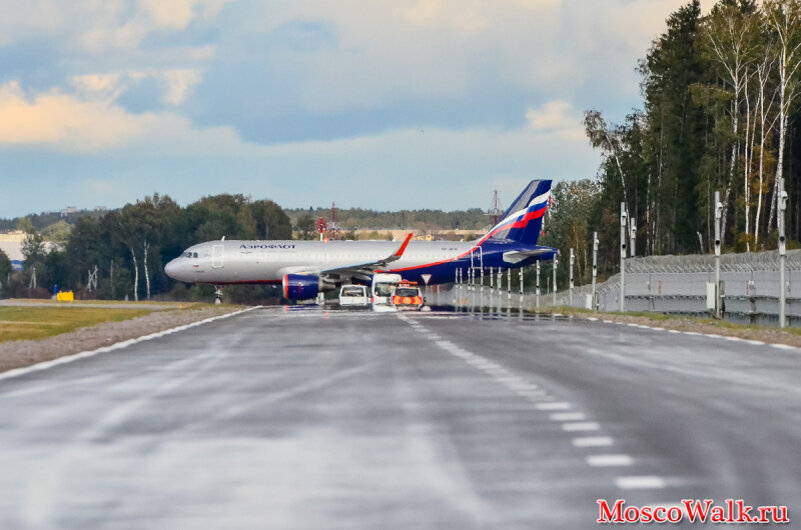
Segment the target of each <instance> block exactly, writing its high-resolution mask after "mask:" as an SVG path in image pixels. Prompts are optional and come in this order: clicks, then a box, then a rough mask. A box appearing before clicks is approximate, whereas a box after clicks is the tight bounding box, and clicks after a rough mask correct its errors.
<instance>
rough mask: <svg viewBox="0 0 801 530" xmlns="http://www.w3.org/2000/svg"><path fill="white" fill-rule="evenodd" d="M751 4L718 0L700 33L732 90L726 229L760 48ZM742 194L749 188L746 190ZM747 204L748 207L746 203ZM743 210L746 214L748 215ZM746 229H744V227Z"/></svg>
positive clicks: (714, 62) (747, 124)
mask: <svg viewBox="0 0 801 530" xmlns="http://www.w3.org/2000/svg"><path fill="white" fill-rule="evenodd" d="M752 8H753V6H752V5H751V4H746V5H737V4H734V3H731V2H721V3H719V4H718V5H716V6H715V7H714V8H713V9H712V13H711V14H710V16H709V17H708V18H707V20H706V22H705V24H704V26H703V35H704V38H705V42H706V45H707V46H706V48H707V53H708V55H709V57H710V59H711V62H712V64H714V65H716V67H717V69H718V70H719V72H720V77H721V79H722V80H723V82H724V83H725V86H727V87H728V89H729V90H730V91H731V103H730V110H729V113H730V116H731V129H732V131H731V132H732V138H733V139H734V140H733V142H732V145H731V155H730V158H729V171H728V182H727V183H726V188H725V190H724V194H723V214H722V230H721V232H722V233H723V234H725V233H726V222H727V219H728V209H729V204H731V193H732V186H733V185H734V175H735V170H736V167H737V160H738V157H739V153H740V140H739V134H740V112H741V110H740V109H741V106H742V103H743V101H744V100H745V101H746V102H748V103H750V102H749V100H748V98H747V92H748V90H747V89H748V80H749V78H750V77H751V76H752V75H753V72H752V71H751V70H752V65H753V63H754V62H755V61H756V59H757V57H758V52H759V40H758V37H759V29H760V26H759V17H757V16H755V15H754V13H753V12H752ZM749 120H750V109H747V110H746V127H745V142H744V146H745V149H746V152H745V155H744V158H745V162H746V163H745V164H744V167H745V169H744V180H745V182H744V189H746V190H747V188H748V186H749V184H748V173H749V169H748V163H747V161H748V152H747V146H748V136H749V131H750V121H749ZM745 195H746V196H747V195H748V192H747V191H745ZM746 203H747V199H746ZM746 208H747V207H746ZM747 215H748V214H747V213H746V217H747ZM747 225H748V222H747V221H746V226H747ZM746 232H747V229H746Z"/></svg>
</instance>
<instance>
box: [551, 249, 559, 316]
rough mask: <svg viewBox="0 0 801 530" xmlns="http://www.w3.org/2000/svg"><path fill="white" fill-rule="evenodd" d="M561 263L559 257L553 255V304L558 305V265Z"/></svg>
mask: <svg viewBox="0 0 801 530" xmlns="http://www.w3.org/2000/svg"><path fill="white" fill-rule="evenodd" d="M558 265H559V257H558V256H556V255H554V257H553V289H552V290H551V297H552V304H551V305H553V306H554V307H556V267H557V266H558Z"/></svg>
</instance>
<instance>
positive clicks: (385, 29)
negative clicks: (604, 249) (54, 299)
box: [0, 0, 711, 217]
mask: <svg viewBox="0 0 801 530" xmlns="http://www.w3.org/2000/svg"><path fill="white" fill-rule="evenodd" d="M684 3H686V2H684V1H681V0H493V1H478V0H408V1H386V2H375V1H373V0H338V1H337V2H330V1H325V0H287V1H269V0H170V1H169V2H164V1H162V0H102V1H99V0H73V1H71V2H63V1H60V0H26V1H25V2H12V1H9V0H0V180H1V181H2V184H3V186H2V191H0V217H14V216H17V215H23V214H26V213H30V212H34V211H41V210H53V209H56V210H57V209H60V208H62V207H64V206H67V205H75V206H78V207H81V208H92V207H94V206H100V205H102V206H107V207H119V206H122V205H123V204H125V203H126V202H133V201H134V200H136V199H137V198H142V197H144V196H145V195H147V194H151V193H153V192H154V191H158V192H160V193H166V194H169V195H171V196H172V197H173V198H175V199H176V200H178V201H179V202H180V203H182V204H186V203H188V202H191V201H193V200H196V199H197V198H199V197H201V196H204V195H209V194H215V193H222V192H228V193H244V194H246V195H248V194H250V195H252V196H253V197H254V198H271V199H273V200H275V201H277V202H278V203H279V204H281V205H282V206H287V207H295V206H310V205H315V206H316V205H327V204H329V203H330V202H331V201H336V202H337V204H338V205H340V206H343V207H348V206H361V207H366V208H376V209H389V210H395V209H401V208H422V207H428V208H445V209H457V208H467V207H482V208H486V207H488V206H489V202H490V192H491V190H492V189H495V188H498V189H499V190H500V191H501V195H502V200H503V201H504V202H508V201H511V200H512V199H513V198H514V196H515V195H516V194H517V193H518V192H519V190H520V188H522V186H523V185H524V184H525V183H526V182H527V181H528V180H530V179H531V178H545V177H547V178H556V179H577V178H586V177H592V176H594V175H595V172H596V170H597V167H598V164H599V157H598V154H597V153H596V152H594V151H593V150H592V149H591V148H590V147H589V145H588V143H587V141H586V139H585V138H584V136H583V133H582V129H581V113H582V111H583V110H585V109H587V108H590V107H595V108H599V109H601V110H603V111H604V112H605V113H606V114H607V115H608V117H609V118H611V119H612V120H615V121H621V120H622V119H623V118H624V116H625V115H626V113H628V112H630V110H631V109H632V108H633V107H636V106H638V105H639V104H640V97H639V89H638V81H639V80H638V77H637V75H636V73H635V72H634V67H635V66H636V61H637V59H638V58H640V57H642V56H643V55H644V53H645V52H646V50H647V48H648V46H649V44H650V42H651V40H652V39H653V38H654V37H655V36H656V35H657V34H658V33H659V32H661V31H662V30H663V29H664V20H665V18H666V17H667V16H668V15H669V14H670V13H671V12H673V11H675V10H676V9H677V8H678V7H679V6H681V5H682V4H684ZM702 4H703V5H704V8H705V9H708V8H709V7H710V6H711V2H710V1H707V2H702Z"/></svg>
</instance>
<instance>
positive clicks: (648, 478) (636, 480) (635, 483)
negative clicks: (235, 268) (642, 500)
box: [615, 475, 665, 490]
mask: <svg viewBox="0 0 801 530" xmlns="http://www.w3.org/2000/svg"><path fill="white" fill-rule="evenodd" d="M615 486H617V487H618V488H620V489H622V490H646V489H662V488H664V487H665V481H664V480H662V478H660V477H657V476H655V475H642V476H630V477H618V478H616V479H615Z"/></svg>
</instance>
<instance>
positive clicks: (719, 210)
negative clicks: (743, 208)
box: [715, 191, 723, 318]
mask: <svg viewBox="0 0 801 530" xmlns="http://www.w3.org/2000/svg"><path fill="white" fill-rule="evenodd" d="M722 217H723V204H722V203H721V202H720V192H719V191H716V192H715V318H720V246H721V241H720V223H721V219H722Z"/></svg>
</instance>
